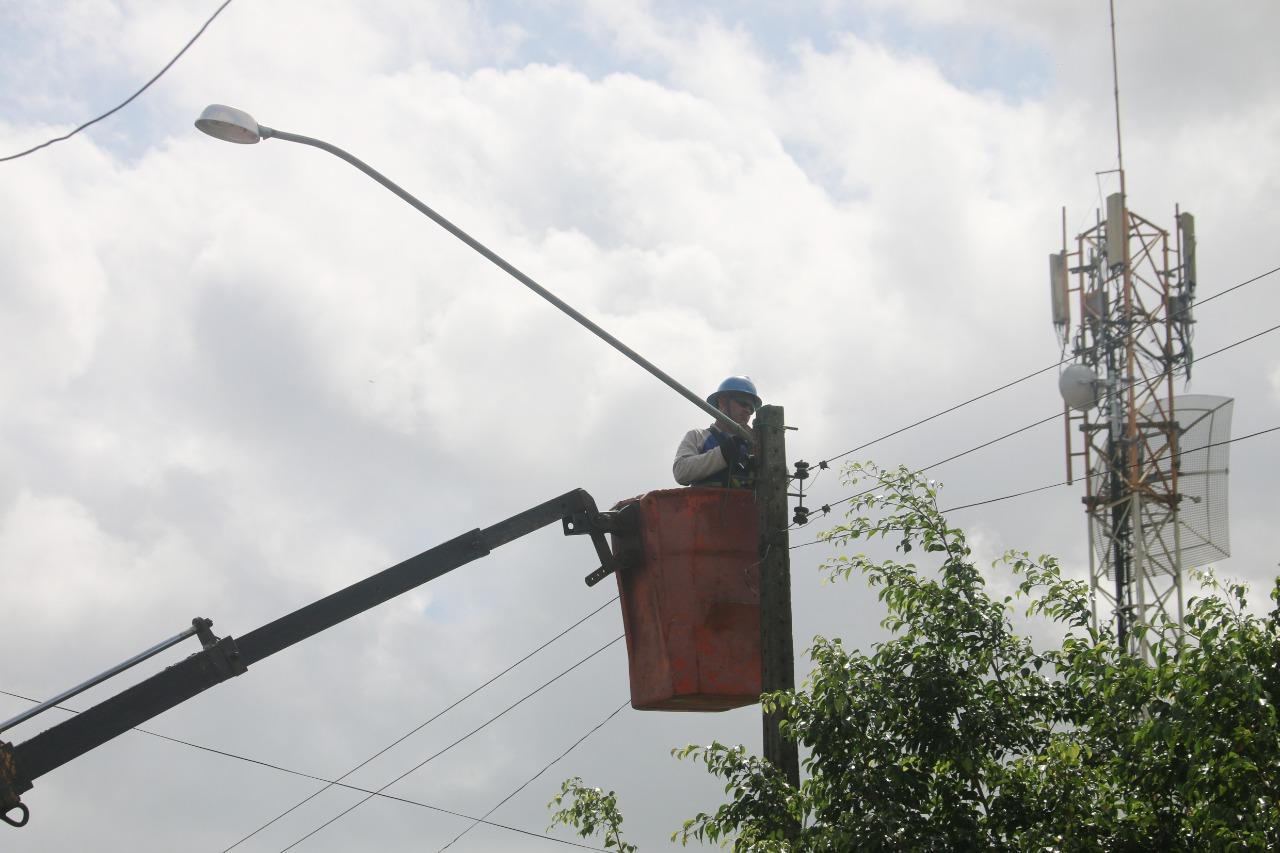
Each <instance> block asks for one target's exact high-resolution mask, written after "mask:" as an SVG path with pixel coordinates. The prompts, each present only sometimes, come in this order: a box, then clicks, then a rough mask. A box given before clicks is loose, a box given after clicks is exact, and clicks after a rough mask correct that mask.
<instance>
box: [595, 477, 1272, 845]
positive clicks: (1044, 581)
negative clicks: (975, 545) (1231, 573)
mask: <svg viewBox="0 0 1280 853" xmlns="http://www.w3.org/2000/svg"><path fill="white" fill-rule="evenodd" d="M859 477H869V478H871V479H873V480H874V482H875V488H874V489H872V490H871V491H868V492H866V493H864V494H863V495H861V496H859V497H858V498H856V499H855V500H854V501H853V504H852V507H851V508H850V511H849V513H848V518H847V519H846V522H845V523H844V524H842V525H840V526H837V527H836V528H834V529H833V530H831V531H828V532H827V534H825V535H826V536H827V537H828V538H829V539H832V540H835V541H850V542H851V541H857V540H864V541H865V540H870V539H873V538H885V539H888V540H889V541H890V542H892V543H894V545H895V548H896V550H897V551H898V552H899V553H900V554H902V555H906V554H909V553H912V552H913V551H914V552H916V553H920V554H922V555H924V556H923V557H922V559H927V560H928V561H929V562H930V563H931V565H930V566H929V567H926V568H921V567H918V566H917V565H915V564H913V563H907V562H901V561H899V560H897V559H891V560H885V561H881V562H876V561H873V560H871V559H869V558H868V557H866V556H865V555H864V554H853V555H842V556H839V557H837V558H835V559H833V560H831V561H829V562H828V563H827V564H826V565H825V567H824V569H825V571H826V572H827V573H828V576H829V578H831V579H848V578H851V577H853V576H854V575H855V574H858V575H861V576H863V577H864V578H865V579H866V581H867V582H868V583H869V584H870V585H871V586H872V587H873V588H876V589H878V591H879V598H880V600H881V601H882V602H883V603H884V605H885V607H886V609H887V616H886V617H885V619H884V621H883V623H882V624H883V625H884V626H885V627H886V628H888V629H889V630H890V632H891V634H892V637H891V639H889V640H887V641H885V642H882V643H877V644H875V645H874V646H873V647H872V650H871V653H870V654H865V653H862V652H860V651H857V650H849V649H847V648H846V647H845V646H844V645H843V643H842V642H841V641H840V640H839V639H831V640H828V639H824V638H822V637H818V638H815V641H814V644H813V646H812V648H811V649H810V655H811V657H812V659H813V663H814V669H813V672H812V673H811V675H810V677H809V678H808V679H807V680H806V683H805V684H804V685H803V687H802V688H801V689H800V690H798V691H796V692H795V693H789V692H784V693H776V694H771V695H768V696H766V697H764V701H765V702H766V703H769V704H771V705H773V706H775V707H779V708H782V709H783V710H784V711H785V719H784V721H783V723H782V731H783V734H784V736H786V737H789V738H793V739H795V740H798V741H799V742H800V744H801V745H802V746H803V747H804V748H805V749H807V751H808V757H807V758H806V759H805V761H804V768H805V770H806V772H807V778H805V779H804V780H803V781H802V783H801V785H800V788H799V789H798V790H797V789H794V788H792V787H791V786H790V785H788V784H787V783H786V781H785V779H783V778H782V777H781V776H780V775H779V774H778V773H777V772H776V771H775V770H774V768H773V767H772V765H770V764H768V763H767V762H765V761H763V760H762V759H760V758H757V757H755V756H752V755H750V754H749V753H747V752H746V750H745V749H744V748H743V747H740V746H738V747H732V746H726V745H723V744H719V743H713V744H711V745H710V746H706V747H687V748H685V749H682V750H676V751H675V754H676V755H677V756H678V757H681V758H693V759H695V760H698V761H701V762H702V763H704V764H705V765H706V767H707V770H708V771H709V772H711V773H712V774H714V775H716V776H718V777H720V778H722V779H724V780H725V783H726V785H725V791H726V794H727V796H728V801H727V802H726V803H724V804H723V805H721V806H720V807H719V808H718V809H717V810H716V811H715V812H714V813H713V814H699V815H697V816H695V817H694V818H692V819H691V820H689V821H687V822H686V823H685V824H684V826H683V828H682V829H681V830H680V831H678V832H677V833H676V834H675V836H674V837H676V838H679V839H680V840H681V841H683V842H685V843H688V842H689V841H691V840H692V841H711V842H721V843H728V844H732V846H733V849H735V850H779V851H781V850H814V851H819V850H821V851H827V850H831V851H842V850H922V851H929V850H957V849H990V850H1063V851H1104V850H1108V851H1109V850H1135V851H1137V850H1152V851H1156V850H1159V851H1166V850H1170V851H1177V850H1187V851H1190V850H1227V849H1232V850H1236V849H1239V850H1248V849H1258V850H1262V849H1276V848H1280V722H1278V720H1277V714H1276V704H1277V702H1280V582H1278V583H1277V586H1276V589H1275V590H1274V591H1273V592H1272V598H1273V599H1275V600H1276V602H1277V606H1276V609H1275V610H1273V611H1272V612H1271V613H1270V614H1269V615H1268V616H1266V617H1265V618H1263V617H1258V616H1255V615H1251V614H1250V613H1249V612H1248V611H1247V608H1246V593H1247V590H1246V588H1245V587H1244V586H1243V585H1241V584H1231V583H1223V582H1220V581H1219V580H1217V579H1216V578H1215V577H1214V576H1213V575H1212V574H1204V575H1202V577H1201V582H1202V586H1203V588H1204V594H1203V595H1201V596H1199V597H1196V598H1193V599H1191V600H1190V601H1189V602H1188V608H1187V614H1186V617H1185V620H1184V624H1183V625H1182V626H1177V625H1170V624H1160V625H1149V626H1138V627H1137V628H1136V629H1135V630H1136V631H1137V632H1138V633H1139V634H1140V635H1141V637H1142V639H1144V640H1145V641H1146V642H1147V643H1148V644H1149V646H1150V648H1151V651H1152V662H1151V663H1148V662H1146V661H1145V660H1143V659H1141V658H1137V657H1134V656H1131V655H1129V654H1127V653H1126V652H1124V651H1123V650H1122V649H1121V648H1119V647H1118V646H1117V644H1116V642H1115V639H1114V637H1112V636H1111V634H1110V633H1109V632H1108V631H1107V630H1106V628H1105V626H1103V627H1102V628H1101V629H1098V628H1095V627H1093V626H1092V625H1091V618H1090V605H1089V596H1088V588H1087V586H1086V585H1085V584H1084V583H1082V582H1080V581H1074V580H1068V579H1065V578H1063V577H1062V575H1061V573H1060V571H1059V568H1058V565H1057V563H1056V562H1055V561H1054V560H1053V558H1051V557H1047V556H1041V557H1038V558H1032V557H1031V556H1030V555H1029V554H1026V553H1020V552H1010V553H1008V554H1006V555H1005V556H1004V558H1003V559H1002V560H1001V561H999V562H998V563H997V565H1003V566H1006V567H1007V569H1008V570H1011V571H1012V573H1013V577H1014V578H1015V579H1016V580H1017V581H1018V586H1017V590H1016V592H1015V593H1014V594H1012V595H1009V596H1004V597H1003V598H1000V599H997V598H994V597H993V596H992V595H991V594H990V593H989V592H988V591H987V588H986V586H987V584H986V581H985V580H984V578H983V576H982V574H981V573H980V572H979V571H978V570H977V568H976V567H975V566H974V564H973V560H972V553H971V551H970V549H969V547H968V545H967V544H966V540H965V536H964V533H963V532H962V531H961V530H959V529H956V528H952V527H948V526H947V523H946V519H945V518H944V516H943V515H942V514H941V513H940V512H939V511H938V507H937V487H936V485H934V484H933V483H930V482H926V481H924V480H922V479H920V478H919V477H918V476H917V475H915V474H913V473H912V472H910V471H908V470H907V469H905V468H898V469H890V470H882V469H880V468H877V467H875V466H873V465H863V466H853V467H852V468H850V469H849V478H850V481H851V482H856V480H857V479H858V478H859ZM1019 601H1021V602H1023V605H1022V606H1024V607H1025V612H1026V614H1027V616H1029V617H1034V618H1036V619H1039V620H1044V622H1045V623H1047V624H1049V625H1054V626H1056V628H1055V632H1056V634H1057V635H1058V636H1060V637H1062V640H1061V643H1060V644H1059V645H1058V646H1057V647H1055V648H1046V649H1040V650H1037V649H1036V648H1035V647H1034V646H1033V644H1032V642H1031V640H1030V639H1028V638H1027V637H1025V636H1022V635H1020V634H1019V633H1018V632H1017V631H1016V630H1015V628H1014V625H1013V621H1012V617H1013V615H1014V609H1013V608H1014V607H1015V605H1016V604H1017V603H1018V602H1019ZM610 807H611V808H614V809H615V811H616V804H615V803H613V802H612V801H611V802H610ZM619 820H620V819H619ZM578 825H579V826H582V825H583V824H578ZM796 827H799V828H798V830H797V829H796Z"/></svg>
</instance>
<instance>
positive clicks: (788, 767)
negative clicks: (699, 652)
mask: <svg viewBox="0 0 1280 853" xmlns="http://www.w3.org/2000/svg"><path fill="white" fill-rule="evenodd" d="M755 428H756V440H757V447H756V511H757V518H758V520H759V527H760V551H759V553H760V669H761V672H760V676H761V687H762V688H763V689H764V690H765V691H772V690H795V687H796V674H795V653H794V651H793V650H792V640H791V552H790V550H789V549H788V544H789V537H788V534H787V487H788V484H789V483H790V481H791V480H790V476H789V472H788V469H787V442H786V437H785V435H784V421H783V414H782V407H781V406H763V407H761V409H760V410H759V411H758V412H757V413H756V421H755ZM763 716H764V756H765V758H766V759H768V760H769V761H771V762H773V764H774V765H775V766H777V767H778V768H779V769H780V770H782V772H783V773H784V774H785V775H786V777H787V779H788V780H789V781H790V782H791V784H792V785H793V786H795V787H797V788H798V787H799V786H800V755H799V750H798V748H797V746H796V743H795V741H789V740H786V739H784V738H783V737H782V735H781V734H779V732H778V722H779V721H780V720H781V719H782V715H781V714H780V713H777V712H774V713H768V714H764V715H763Z"/></svg>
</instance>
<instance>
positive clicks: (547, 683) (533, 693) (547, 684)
mask: <svg viewBox="0 0 1280 853" xmlns="http://www.w3.org/2000/svg"><path fill="white" fill-rule="evenodd" d="M624 636H626V635H625V634H619V635H618V636H617V637H614V638H613V639H612V640H610V641H609V642H607V643H605V644H604V645H603V646H601V647H600V648H598V649H596V650H595V651H594V652H592V653H591V654H589V655H587V656H586V657H584V658H582V659H581V660H579V661H578V662H577V663H575V664H574V665H573V666H571V667H569V668H568V669H565V670H563V671H561V672H560V673H559V674H558V675H556V676H554V677H553V678H551V679H550V680H548V681H545V682H543V683H542V684H541V685H540V686H539V687H537V688H535V689H534V690H532V691H530V692H529V693H526V694H525V695H524V696H522V697H520V698H519V699H517V700H516V701H515V702H512V703H511V704H510V705H508V706H507V707H505V708H503V709H502V710H501V711H499V712H498V713H497V714H494V715H493V716H492V717H490V718H489V719H487V720H485V721H484V722H483V723H481V724H480V725H478V726H476V727H475V728H474V729H472V730H471V731H469V732H467V733H466V734H465V735H463V736H462V737H460V738H458V739H457V740H455V741H454V742H453V743H451V744H449V745H448V746H446V747H445V748H444V749H441V750H439V751H437V752H435V753H433V754H431V755H429V756H428V757H426V758H424V759H423V760H422V761H419V762H418V763H417V764H415V765H414V766H413V767H410V768H409V769H408V770H406V771H405V772H403V773H401V774H400V775H399V776H397V777H396V778H394V779H392V780H391V781H390V782H388V783H387V784H385V785H383V786H382V787H381V788H378V790H377V791H375V792H374V793H372V794H369V795H368V796H367V797H365V798H364V799H363V800H360V801H359V802H357V803H355V804H354V805H352V806H348V807H347V808H346V809H343V810H342V811H341V812H339V813H338V814H337V815H335V816H334V817H331V818H329V820H327V821H325V822H324V823H322V824H320V825H319V826H317V827H316V828H315V829H313V830H311V831H310V832H308V833H307V834H306V835H304V836H302V837H301V838H299V839H298V840H297V841H295V842H293V843H292V844H290V845H289V846H288V847H285V848H284V849H283V850H281V851H280V853H285V851H286V850H292V849H293V848H295V847H297V846H298V845H299V844H301V843H302V842H304V841H306V840H307V839H308V838H310V837H311V836H313V835H315V834H316V833H317V832H319V831H320V830H322V829H324V828H325V827H328V826H330V825H331V824H333V823H336V822H337V821H339V820H341V819H342V818H344V817H346V816H347V815H348V814H350V813H351V812H353V811H355V810H356V809H358V808H360V806H362V805H364V804H365V803H367V802H369V801H370V800H371V799H373V798H374V796H375V795H376V794H380V793H382V792H383V791H385V790H386V789H387V788H390V787H391V786H392V785H394V784H395V783H397V782H399V781H400V780H401V779H403V778H405V777H406V776H408V775H409V774H410V773H413V772H414V771H415V770H418V769H419V768H421V767H423V766H425V765H426V764H427V763H428V762H431V761H434V760H435V759H437V758H439V757H440V756H442V755H444V754H445V753H446V752H448V751H449V750H451V749H453V748H454V747H455V746H457V745H458V744H460V743H462V742H463V741H465V740H467V739H468V738H470V737H472V736H473V735H475V734H477V733H479V732H480V731H482V730H483V729H485V728H488V726H489V725H491V724H492V723H494V722H496V721H497V720H499V719H501V718H502V717H503V716H505V715H506V714H507V713H508V712H509V711H511V710H513V709H515V708H516V707H518V706H520V705H522V704H523V703H524V702H525V701H526V700H528V699H531V698H532V697H534V696H536V695H537V694H539V693H541V692H542V691H543V690H545V689H546V688H548V687H550V686H551V685H552V684H554V683H556V682H557V681H559V680H560V679H561V678H563V677H564V676H566V675H568V674H569V673H571V672H573V671H574V670H575V669H577V668H578V667H580V666H582V665H583V664H584V663H586V662H587V661H589V660H591V659H592V658H593V657H595V656H596V655H598V654H600V653H601V652H603V651H604V650H605V649H607V648H609V647H610V646H612V645H614V644H615V643H617V642H618V641H619V640H621V639H622V638H623V637H624Z"/></svg>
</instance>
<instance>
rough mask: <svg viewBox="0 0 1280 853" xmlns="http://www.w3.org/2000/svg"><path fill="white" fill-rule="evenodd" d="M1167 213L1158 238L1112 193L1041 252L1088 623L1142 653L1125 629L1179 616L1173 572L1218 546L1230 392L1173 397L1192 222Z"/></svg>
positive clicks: (1190, 294) (1185, 324) (1183, 349)
mask: <svg viewBox="0 0 1280 853" xmlns="http://www.w3.org/2000/svg"><path fill="white" fill-rule="evenodd" d="M1122 186H1123V179H1122ZM1175 219H1176V223H1177V224H1176V227H1175V229H1174V231H1173V233H1170V232H1169V231H1166V230H1165V229H1163V228H1161V227H1159V226H1157V225H1156V224H1155V223H1153V222H1151V221H1150V220H1148V219H1146V218H1145V217H1142V216H1140V215H1138V214H1137V213H1136V212H1134V211H1132V210H1130V209H1128V206H1127V205H1126V203H1125V195H1124V192H1123V191H1121V192H1119V193H1115V194H1113V195H1111V196H1110V197H1108V198H1107V200H1106V213H1105V216H1104V215H1102V213H1101V212H1099V215H1098V217H1097V221H1096V222H1095V224H1094V226H1093V227H1092V228H1090V229H1088V230H1087V231H1084V232H1083V233H1081V234H1078V235H1077V236H1076V238H1075V240H1074V243H1073V244H1071V243H1068V241H1067V231H1066V211H1065V209H1064V211H1063V231H1062V244H1063V245H1062V251H1061V252H1058V253H1055V254H1052V255H1050V256H1049V272H1050V285H1051V296H1052V308H1053V322H1054V325H1055V327H1056V328H1057V331H1058V334H1059V336H1060V337H1061V340H1062V345H1063V349H1064V351H1065V350H1066V349H1067V348H1068V347H1069V348H1070V351H1071V353H1072V355H1073V356H1074V363H1073V364H1071V365H1070V366H1068V367H1067V368H1066V369H1065V370H1063V371H1062V373H1061V375H1060V377H1059V387H1060V389H1061V391H1062V394H1063V398H1064V400H1065V401H1066V405H1065V408H1064V412H1065V416H1064V424H1065V430H1066V444H1067V452H1066V461H1067V481H1068V483H1070V482H1073V480H1074V479H1075V477H1076V475H1077V473H1083V474H1084V478H1085V484H1086V489H1085V497H1084V504H1085V511H1086V513H1087V515H1088V522H1089V525H1088V526H1089V544H1090V547H1089V563H1090V567H1089V586H1090V591H1091V594H1092V595H1091V597H1092V601H1093V616H1094V621H1095V624H1096V623H1097V620H1098V616H1099V608H1100V606H1101V607H1106V608H1107V609H1109V610H1111V612H1112V613H1113V614H1114V618H1115V626H1116V634H1117V638H1118V640H1119V641H1120V644H1121V645H1122V646H1124V647H1126V648H1128V649H1129V650H1130V651H1131V652H1133V653H1135V654H1147V653H1148V652H1149V649H1148V648H1147V647H1146V643H1145V639H1138V638H1137V637H1135V635H1134V632H1133V627H1134V626H1135V625H1138V624H1144V623H1145V624H1151V623H1152V622H1154V621H1156V619H1157V617H1162V618H1163V620H1164V621H1170V622H1175V621H1176V622H1181V621H1182V608H1183V595H1182V574H1183V570H1184V568H1192V567H1194V566H1196V565H1203V564H1205V563H1207V562H1209V561H1211V560H1213V559H1216V558H1218V557H1225V556H1227V553H1228V552H1227V535H1226V481H1225V478H1226V472H1227V464H1226V453H1227V450H1226V447H1225V445H1219V444H1216V442H1219V441H1222V440H1224V439H1225V436H1226V434H1227V433H1228V432H1229V431H1230V417H1231V400H1229V399H1227V398H1221V397H1207V396H1204V395H1197V396H1195V397H1178V396H1175V394H1174V381H1175V379H1176V378H1178V377H1185V378H1189V377H1190V374H1191V364H1192V360H1193V358H1192V348H1191V338H1192V328H1193V321H1192V316H1191V309H1192V304H1193V302H1194V300H1195V291H1196V271H1195V223H1194V219H1193V218H1192V216H1191V214H1189V213H1183V212H1179V211H1176V210H1175ZM1073 314H1074V316H1075V320H1076V322H1075V325H1074V327H1073V326H1072V316H1073ZM1215 450H1216V451H1218V452H1216V453H1215V452H1214V451H1215Z"/></svg>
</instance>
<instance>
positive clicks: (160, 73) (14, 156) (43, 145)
mask: <svg viewBox="0 0 1280 853" xmlns="http://www.w3.org/2000/svg"><path fill="white" fill-rule="evenodd" d="M230 3H231V0H223V3H222V5H221V6H219V7H218V8H217V10H216V11H215V12H214V13H213V14H212V15H210V16H209V19H208V20H207V21H205V22H204V24H203V25H202V26H201V27H200V29H198V30H196V34H195V35H193V36H192V37H191V40H190V41H188V42H187V43H186V44H185V45H183V47H182V50H180V51H178V52H177V53H176V54H175V55H174V57H173V59H170V60H169V61H168V63H166V64H165V66H164V68H161V69H160V70H159V71H158V72H156V75H155V76H154V77H152V78H151V79H150V80H148V81H147V82H146V83H144V84H143V86H142V88H141V89H139V90H138V91H136V92H134V93H133V94H132V95H130V96H129V97H128V98H125V99H124V100H123V101H122V102H120V103H119V104H117V105H116V106H114V107H112V108H111V109H109V110H107V111H106V112H105V113H103V114H102V115H100V116H98V117H97V118H92V119H89V120H88V121H86V122H85V123H84V124H82V125H80V126H79V127H77V128H76V129H75V130H73V131H71V132H70V133H67V134H64V135H63V136H56V137H54V138H53V139H50V140H48V141H46V142H41V143H40V144H39V145H35V146H32V147H31V148H28V149H27V150H26V151H19V152H18V153H17V154H10V155H8V156H7V157H0V163H3V162H4V161H6V160H17V159H18V158H19V157H25V156H27V155H28V154H31V153H33V152H36V151H39V150H40V149H41V148H46V147H48V146H50V145H52V144H53V143H55V142H62V141H63V140H64V139H70V138H71V137H73V136H75V135H76V134H77V133H79V132H80V131H82V130H84V129H85V128H86V127H89V126H90V125H94V124H97V123H98V122H100V121H102V120H103V119H104V118H106V117H107V116H110V115H112V114H113V113H115V112H118V111H119V110H121V109H123V108H124V107H126V106H128V105H129V103H130V102H131V101H133V99H134V98H136V97H138V96H139V95H141V94H142V93H143V92H145V91H147V89H149V88H150V87H151V84H152V83H154V82H156V81H157V80H159V79H160V78H161V77H162V76H163V75H164V73H165V72H166V71H168V70H169V69H170V68H172V67H173V63H175V62H177V61H178V59H179V58H180V57H181V56H182V54H184V53H186V52H187V48H189V47H191V45H193V44H195V43H196V39H198V38H200V36H201V35H202V34H203V33H204V31H205V30H206V29H208V27H209V25H210V24H212V23H213V19H214V18H216V17H218V15H220V14H222V10H223V9H225V8H227V5H228V4H230Z"/></svg>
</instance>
